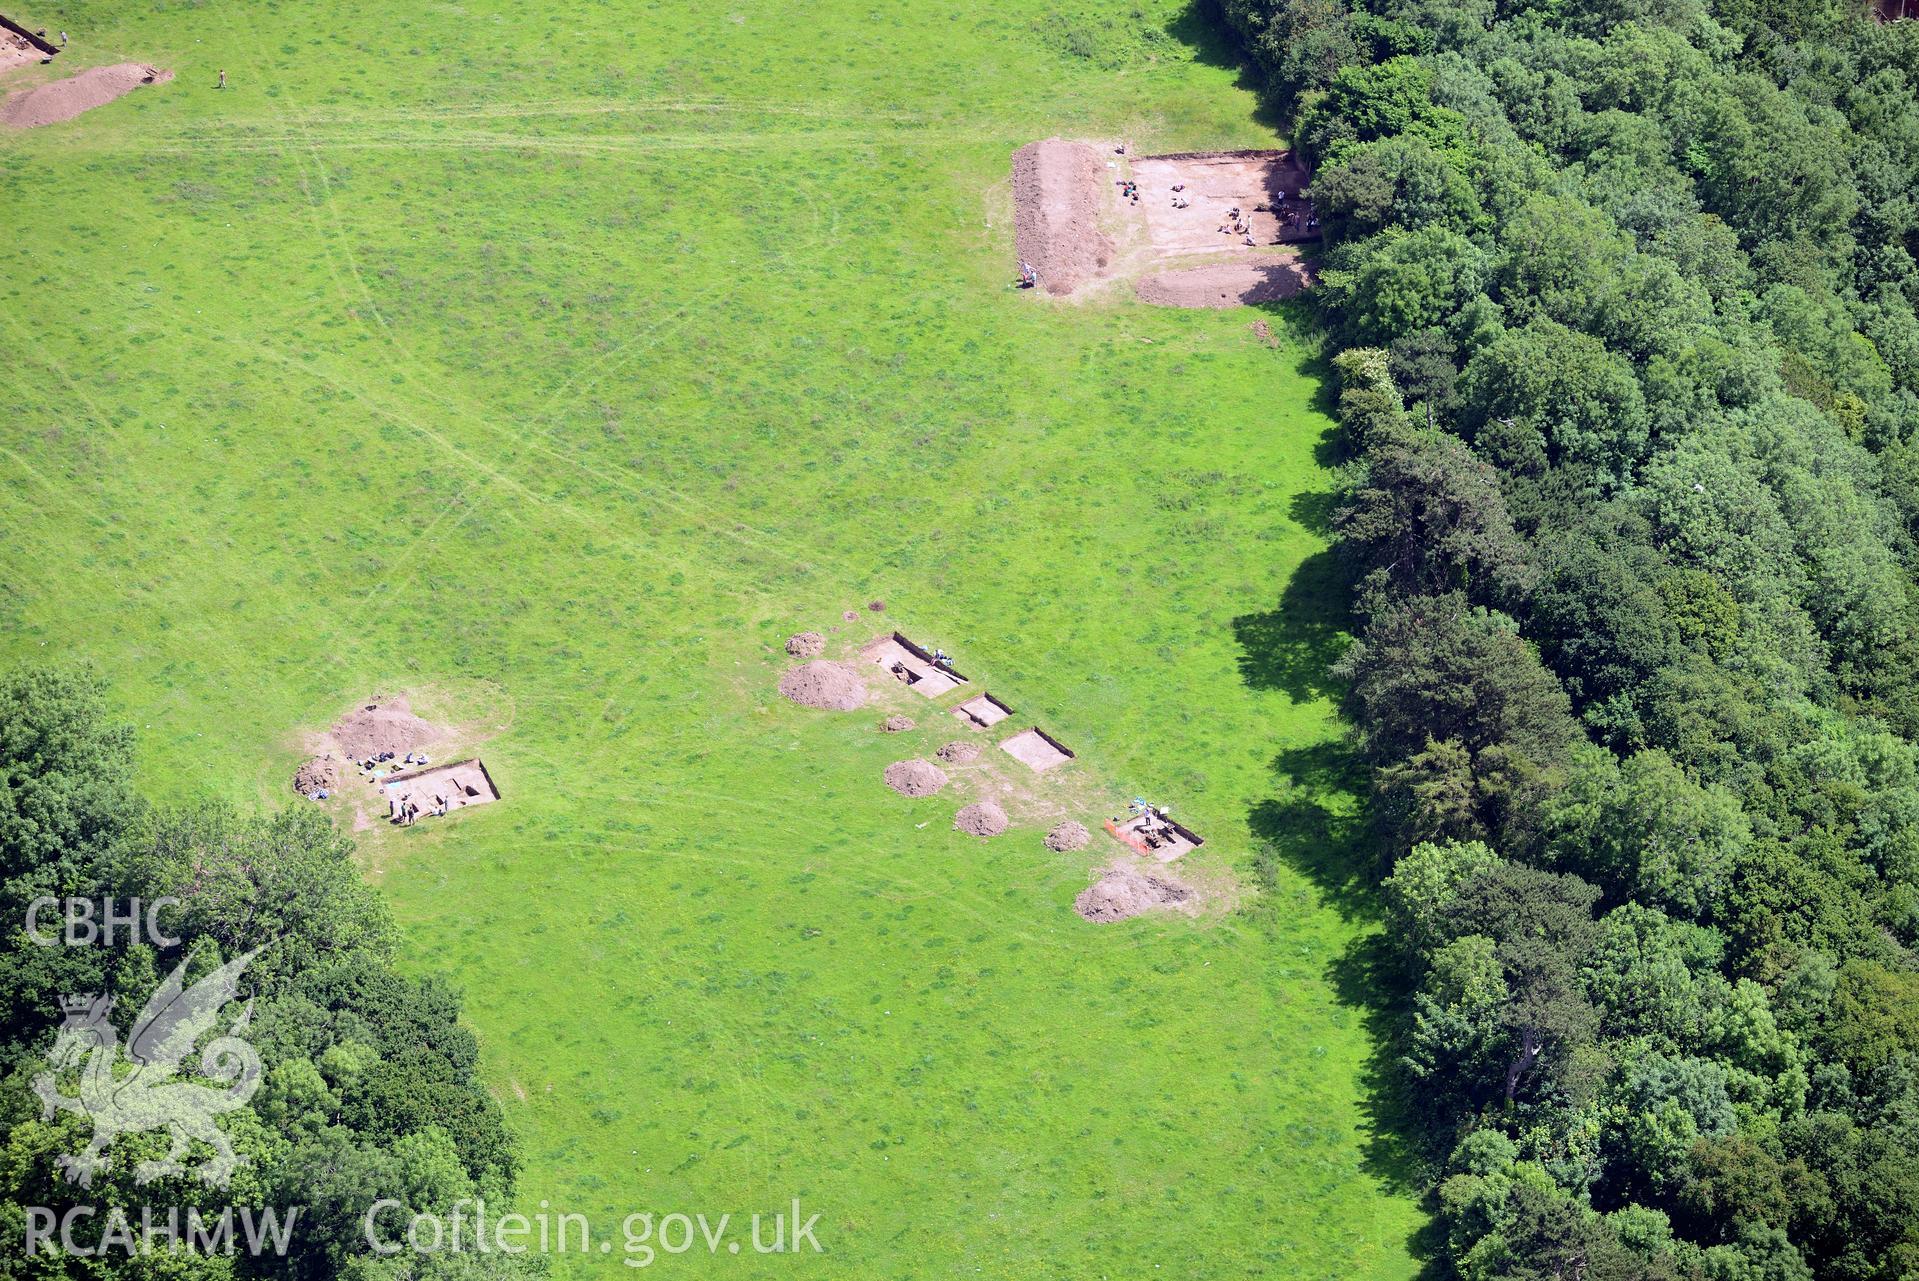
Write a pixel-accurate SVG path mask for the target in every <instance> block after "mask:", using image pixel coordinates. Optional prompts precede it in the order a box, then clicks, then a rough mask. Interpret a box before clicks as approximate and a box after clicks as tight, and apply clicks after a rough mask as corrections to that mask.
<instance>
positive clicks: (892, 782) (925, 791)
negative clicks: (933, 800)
mask: <svg viewBox="0 0 1919 1281" xmlns="http://www.w3.org/2000/svg"><path fill="white" fill-rule="evenodd" d="M885 778H886V785H887V786H888V787H890V788H892V789H893V790H894V791H896V792H898V793H899V794H900V795H901V796H931V795H932V794H933V793H934V792H937V791H939V790H940V788H942V787H945V786H946V771H945V770H943V769H941V768H940V767H939V766H937V765H935V764H933V762H931V761H919V760H914V761H894V762H893V763H892V764H891V765H888V766H887V767H886V774H885Z"/></svg>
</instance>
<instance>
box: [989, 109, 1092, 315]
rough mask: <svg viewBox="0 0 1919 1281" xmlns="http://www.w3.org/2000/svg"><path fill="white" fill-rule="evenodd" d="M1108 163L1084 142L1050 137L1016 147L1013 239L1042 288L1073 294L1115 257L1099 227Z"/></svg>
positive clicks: (1052, 292) (1014, 155) (1014, 157)
mask: <svg viewBox="0 0 1919 1281" xmlns="http://www.w3.org/2000/svg"><path fill="white" fill-rule="evenodd" d="M1105 181H1106V169H1105V166H1104V164H1103V162H1102V160H1101V158H1100V154H1099V152H1098V151H1097V150H1095V149H1094V148H1093V147H1091V146H1089V145H1088V144H1086V143H1083V142H1068V141H1066V140H1065V139H1064V138H1047V139H1045V140H1044V141H1042V142H1029V143H1027V144H1026V145H1025V146H1024V147H1021V148H1020V149H1019V150H1018V151H1016V152H1014V153H1013V241H1014V244H1015V246H1016V247H1017V248H1018V250H1019V256H1020V258H1021V259H1023V260H1024V261H1025V262H1026V263H1027V264H1028V265H1029V266H1031V267H1032V268H1033V272H1034V274H1035V275H1036V276H1037V277H1038V278H1039V285H1040V288H1042V289H1044V290H1045V291H1046V292H1047V293H1049V294H1070V293H1072V292H1073V290H1075V289H1077V288H1078V287H1079V286H1080V285H1082V284H1084V283H1085V282H1086V281H1089V280H1091V279H1093V278H1094V277H1096V276H1097V275H1098V274H1099V273H1100V272H1101V271H1103V270H1104V269H1105V267H1106V264H1107V263H1108V262H1109V261H1110V260H1111V259H1112V255H1113V244H1112V241H1110V240H1108V239H1107V238H1106V235H1105V233H1104V232H1102V231H1101V230H1100V229H1099V197H1100V195H1101V193H1102V192H1103V190H1104V184H1105Z"/></svg>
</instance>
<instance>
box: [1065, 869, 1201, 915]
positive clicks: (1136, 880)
mask: <svg viewBox="0 0 1919 1281" xmlns="http://www.w3.org/2000/svg"><path fill="white" fill-rule="evenodd" d="M1192 895H1193V892H1192V891H1191V890H1189V889H1187V888H1186V887H1185V886H1184V885H1181V884H1179V883H1178V882H1177V881H1169V880H1165V879H1164V878H1162V877H1158V876H1151V875H1148V874H1146V873H1144V872H1138V871H1135V870H1134V869H1132V868H1130V867H1115V868H1113V869H1112V870H1110V871H1109V872H1107V873H1106V875H1104V876H1102V877H1100V878H1099V880H1098V881H1097V882H1095V883H1094V884H1093V885H1091V886H1089V887H1088V888H1087V889H1086V890H1084V891H1083V892H1082V893H1081V894H1080V896H1079V897H1078V898H1076V899H1074V900H1073V910H1074V911H1076V912H1078V913H1079V914H1080V915H1081V916H1083V917H1085V918H1086V919H1087V920H1089V921H1102V922H1104V921H1123V920H1125V919H1126V918H1128V917H1130V916H1138V915H1139V914H1140V913H1141V912H1150V911H1152V910H1153V909H1154V908H1156V907H1170V906H1172V905H1173V904H1175V903H1184V902H1185V901H1186V900H1187V899H1189V898H1191V897H1192Z"/></svg>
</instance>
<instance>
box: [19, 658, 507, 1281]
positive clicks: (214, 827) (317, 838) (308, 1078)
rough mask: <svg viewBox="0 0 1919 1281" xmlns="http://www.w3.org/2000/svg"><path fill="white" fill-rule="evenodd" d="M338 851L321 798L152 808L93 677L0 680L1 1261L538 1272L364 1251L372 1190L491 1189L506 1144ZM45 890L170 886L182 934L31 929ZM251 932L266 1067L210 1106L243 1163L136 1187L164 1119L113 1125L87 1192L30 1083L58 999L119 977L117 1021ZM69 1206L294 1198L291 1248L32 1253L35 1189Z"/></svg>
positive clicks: (43, 923)
mask: <svg viewBox="0 0 1919 1281" xmlns="http://www.w3.org/2000/svg"><path fill="white" fill-rule="evenodd" d="M351 849H352V846H351V844H350V843H349V842H348V841H347V840H346V839H345V838H344V837H342V836H341V835H339V834H338V833H337V832H336V831H335V829H334V827H333V825H332V823H331V822H330V821H329V820H328V819H327V818H326V816H324V815H323V814H321V813H319V811H318V807H314V806H308V807H304V808H298V809H290V810H287V811H284V812H282V813H280V814H278V815H275V816H272V817H254V816H246V815H242V814H239V813H236V812H234V811H232V810H230V809H227V808H224V807H221V806H218V805H211V804H198V805H194V806H191V807H187V808H182V809H172V810H163V809H155V808H153V807H151V806H148V805H147V804H145V803H144V802H143V801H142V800H141V799H140V797H139V796H138V795H137V794H136V792H135V791H134V789H133V786H132V733H131V731H130V730H129V729H128V728H127V727H126V726H124V725H120V724H118V723H116V722H115V721H114V720H113V719H112V717H111V716H110V715H109V713H108V712H107V710H106V706H105V701H104V698H103V693H102V691H101V689H100V688H99V687H98V685H97V683H96V682H95V681H94V680H93V679H92V678H91V677H90V676H88V675H87V674H86V673H85V672H75V671H69V670H43V669H31V668H29V669H22V670H19V671H15V672H12V673H9V674H6V675H4V676H0V919H4V920H5V921H7V922H8V923H9V924H8V928H7V929H6V930H5V931H4V932H3V933H0V1136H4V1137H0V1240H4V1241H6V1242H7V1243H8V1244H7V1247H6V1248H5V1249H0V1278H7V1279H8V1281H12V1279H13V1278H29V1277H33V1278H40V1277H45V1278H55V1277H73V1276H92V1277H114V1278H167V1279H168V1281H219V1279H222V1278H228V1277H246V1276H274V1277H306V1278H316V1279H318V1278H332V1277H344V1278H351V1279H355V1281H403V1279H406V1278H464V1277H481V1276H488V1277H492V1276H506V1275H514V1274H516V1273H517V1274H524V1270H525V1269H526V1268H528V1267H537V1266H538V1263H537V1261H535V1262H531V1263H529V1262H521V1261H515V1260H512V1259H502V1258H501V1256H499V1255H498V1254H491V1255H484V1256H483V1255H479V1254H477V1253H471V1252H469V1253H467V1254H464V1255H459V1256H453V1255H421V1254H414V1253H411V1252H407V1253H403V1254H400V1255H397V1256H393V1257H391V1258H375V1257H373V1255H372V1254H371V1252H370V1251H369V1249H368V1247H367V1245H366V1238H365V1232H364V1228H363V1224H362V1216H363V1215H364V1214H365V1212H366V1209H367V1207H369V1206H371V1205H372V1204H373V1203H374V1202H376V1201H379V1200H381V1199H382V1198H386V1197H391V1198H394V1199H397V1200H398V1201H400V1202H402V1203H403V1204H404V1205H405V1206H406V1207H408V1209H409V1210H413V1211H433V1212H438V1213H441V1214H444V1213H446V1212H447V1210H448V1209H449V1208H450V1207H451V1206H453V1204H454V1203H455V1202H456V1201H458V1200H460V1199H461V1198H464V1197H479V1196H483V1197H486V1198H487V1199H488V1200H489V1201H491V1202H493V1203H494V1204H495V1205H500V1204H503V1203H504V1202H506V1201H507V1200H508V1199H509V1197H508V1193H509V1192H510V1190H511V1187H512V1182H513V1175H514V1157H513V1153H512V1149H511V1147H510V1145H509V1142H508V1136H507V1134H506V1131H505V1128H504V1126H503V1124H502V1120H501V1117H500V1112H499V1108H498V1106H497V1105H496V1104H495V1103H494V1102H493V1100H492V1098H491V1096H489V1095H488V1094H487V1093H486V1091H485V1089H484V1087H483V1086H482V1085H481V1084H480V1083H479V1081H478V1080H477V1079H476V1078H475V1076H474V1067H475V1060H476V1057H477V1047H476V1045H475V1043H474V1040H473V1036H472V1033H470V1032H469V1031H467V1030H466V1029H465V1028H464V1027H462V1026H461V1025H460V1024H459V1022H458V1015H459V1004H458V1002H457V1001H456V1000H455V999H454V997H453V996H452V995H451V994H450V993H449V992H448V991H447V990H446V989H445V988H444V987H442V986H440V985H439V984H436V983H434V982H431V981H422V980H418V979H411V978H406V977H402V976H401V975H399V974H397V973H396V972H395V971H394V969H393V966H392V957H393V952H394V944H395V931H394V927H393V925H392V923H391V922H390V920H389V919H388V917H387V914H386V911H385V909H384V907H383V906H382V904H381V903H380V900H379V898H378V896H377V895H376V894H375V893H374V892H373V890H372V889H370V888H369V887H368V886H367V885H366V883H365V882H364V881H363V880H362V879H361V878H360V874H359V870H358V868H357V867H355V866H354V864H353V863H352V861H351V860H350V858H349V855H350V852H351ZM42 896H52V897H54V898H58V899H67V898H85V899H91V900H94V901H95V902H99V901H101V900H105V899H109V898H111V899H114V900H116V901H118V903H119V904H120V910H122V911H124V910H126V908H127V906H128V904H129V902H130V900H132V899H136V898H137V899H140V900H142V901H144V902H147V903H151V902H153V901H154V900H156V899H160V898H164V897H177V898H179V899H180V900H181V901H182V902H181V907H180V908H179V909H178V910H177V911H174V910H171V909H168V910H166V911H164V912H162V914H161V915H160V916H159V917H158V918H156V919H157V923H158V924H159V925H160V926H161V929H162V931H163V932H164V933H166V934H167V935H168V936H170V937H173V938H177V939H178V940H179V944H178V946H176V947H170V948H164V949H156V948H155V947H154V946H151V945H150V944H149V943H148V942H146V941H137V940H135V939H133V938H131V937H130V936H131V935H132V934H133V933H134V931H132V930H130V929H126V928H119V929H116V930H115V935H116V937H115V940H114V946H111V947H105V946H91V947H89V946H53V947H48V946H42V945H41V944H39V943H36V942H35V941H33V940H32V939H31V938H29V937H28V934H27V931H26V929H25V925H24V923H25V921H26V920H27V914H28V905H29V904H31V903H32V902H33V901H34V900H35V899H36V898H40V897H42ZM50 916H52V917H53V919H51V920H44V919H43V920H39V921H36V925H37V926H38V927H39V928H40V931H41V933H42V936H43V937H45V936H46V935H48V934H53V935H58V934H59V933H60V930H61V923H60V921H59V920H58V917H57V914H50ZM254 949H260V950H259V952H258V955H257V956H256V957H255V958H254V960H253V961H252V962H251V964H250V965H249V966H248V967H247V969H246V971H245V973H244V975H243V982H242V989H243V990H242V995H243V996H245V997H250V998H251V999H252V1002H253V1005H252V1011H251V1015H250V1017H249V1021H248V1023H247V1026H246V1029H245V1037H246V1039H247V1040H248V1041H250V1042H251V1043H252V1044H253V1045H254V1046H255V1047H256V1048H257V1049H258V1051H259V1054H260V1057H261V1059H262V1060H263V1061H264V1062H265V1064H266V1071H265V1073H264V1075H263V1077H262V1080H261V1084H260V1086H259V1088H258V1091H257V1092H256V1093H255V1094H254V1095H253V1097H252V1100H251V1101H250V1102H249V1103H248V1104H247V1106H246V1107H244V1108H242V1109H240V1110H239V1111H236V1112H231V1113H228V1114H226V1115H224V1116H222V1117H221V1118H220V1121H219V1124H220V1127H221V1128H222V1129H223V1130H225V1131H226V1133H227V1135H228V1137H229V1138H230V1139H231V1140H232V1141H233V1144H234V1148H235V1150H236V1151H237V1152H238V1153H239V1154H240V1155H242V1156H243V1157H244V1158H246V1159H247V1161H248V1164H247V1165H245V1166H243V1167H242V1168H241V1169H240V1170H238V1171H237V1172H236V1173H235V1174H234V1176H233V1182H232V1184H231V1186H230V1187H228V1188H226V1189H225V1190H213V1189H209V1188H207V1187H205V1186H203V1185H202V1184H200V1183H199V1182H198V1181H197V1179H196V1178H195V1177H194V1176H193V1174H192V1172H191V1170H189V1171H188V1173H186V1174H184V1175H182V1176H180V1177H176V1178H165V1179H161V1180H159V1181H156V1182H151V1183H148V1184H147V1185H145V1186H138V1185H136V1183H135V1178H134V1165H135V1163H136V1162H137V1161H139V1160H142V1159H154V1158H158V1157H160V1156H161V1155H163V1154H164V1152H165V1149H166V1146H167V1140H166V1137H165V1135H164V1134H163V1133H160V1132H150V1133H146V1134H130V1135H126V1136H123V1137H122V1138H120V1139H119V1140H118V1141H117V1142H116V1143H115V1144H114V1146H113V1148H112V1149H111V1151H110V1152H109V1157H110V1160H111V1165H110V1166H109V1168H108V1169H107V1170H105V1171H104V1172H102V1173H101V1174H99V1175H97V1176H96V1177H95V1178H94V1181H93V1184H92V1186H91V1187H90V1188H87V1189H81V1188H78V1187H74V1186H71V1185H69V1184H67V1183H66V1182H64V1181H63V1179H62V1176H61V1175H60V1174H59V1173H58V1172H57V1171H56V1166H55V1162H56V1158H57V1157H58V1156H59V1155H60V1154H62V1153H69V1152H77V1151H79V1150H80V1149H81V1148H83V1147H84V1146H85V1145H86V1142H87V1139H88V1138H89V1136H90V1135H91V1132H92V1128H91V1125H90V1123H89V1122H88V1121H87V1120H86V1119H85V1118H81V1117H77V1116H75V1115H74V1114H73V1113H70V1112H61V1113H59V1114H58V1115H57V1116H56V1117H55V1118H54V1119H53V1120H51V1121H47V1120H44V1119H43V1118H42V1112H41V1105H40V1100H39V1099H38V1098H37V1097H35V1096H34V1094H33V1092H32V1090H31V1087H30V1084H29V1083H30V1080H31V1078H32V1077H33V1075H34V1074H35V1073H38V1072H41V1071H44V1070H45V1069H46V1066H47V1064H46V1061H45V1058H44V1056H45V1054H46V1051H47V1047H48V1043H49V1041H50V1039H51V1037H52V1035H53V1032H54V1029H55V1027H56V1026H57V1025H58V1023H59V1022H60V1018H61V1003H60V999H61V997H62V996H63V995H66V994H69V993H108V994H111V995H113V996H114V997H115V998H116V1003H115V1007H114V1013H113V1018H114V1021H115V1023H116V1024H117V1025H118V1026H119V1028H120V1030H121V1032H122V1034H123V1036H124V1033H125V1032H126V1030H127V1025H128V1024H129V1023H130V1022H131V1021H132V1019H133V1017H134V1015H135V1014H136V1013H137V1012H138V1011H139V1010H140V1008H141V1006H142V1005H143V1004H144V1002H145V1001H146V999H147V997H148V995H149V994H150V993H151V992H152V991H153V989H154V988H155V987H156V986H157V985H158V984H159V982H160V980H161V979H162V978H163V977H164V976H165V974H166V973H167V972H169V971H171V970H172V968H173V967H174V966H175V965H177V964H179V963H180V961H181V959H182V958H186V959H188V961H189V969H188V971H187V979H188V981H189V982H191V981H192V980H194V979H197V978H199V977H201V976H203V975H204V974H206V973H207V972H208V971H210V970H212V969H214V968H215V967H217V966H218V965H219V964H220V963H222V962H223V961H226V960H230V959H233V958H235V957H237V956H239V955H241V954H243V953H246V952H250V951H253V950H254ZM222 1026H223V1027H224V1026H225V1021H223V1022H222ZM197 1061H198V1060H197V1059H189V1060H188V1062H189V1064H192V1063H195V1062H197ZM189 1072H191V1068H189ZM65 1090H66V1092H67V1093H69V1094H71V1093H72V1090H73V1087H72V1086H71V1085H68V1086H66V1087H65ZM192 1155H193V1159H195V1160H198V1159H200V1158H201V1157H202V1156H204V1155H205V1154H204V1152H203V1151H200V1150H198V1149H196V1151H195V1153H194V1154H192ZM75 1204H85V1205H88V1206H93V1207H98V1208H99V1210H100V1211H101V1215H100V1216H99V1217H96V1218H95V1219H93V1220H90V1221H86V1222H83V1223H80V1224H79V1225H78V1226H77V1228H76V1230H75V1233H74V1235H75V1239H76V1243H78V1244H80V1245H81V1246H83V1247H87V1248H92V1247H93V1246H95V1245H97V1244H98V1242H99V1241H100V1238H101V1235H102V1233H104V1232H106V1231H107V1230H108V1227H107V1222H106V1219H105V1217H104V1214H105V1211H106V1209H107V1208H108V1207H114V1206H119V1207H125V1208H126V1209H127V1211H128V1217H129V1219H130V1221H131V1223H132V1224H133V1226H134V1228H135V1230H136V1232H137V1231H138V1230H139V1228H140V1225H141V1217H140V1207H143V1206H158V1207H162V1212H163V1213H164V1209H165V1207H173V1206H179V1207H198V1208H200V1209H202V1210H203V1211H204V1212H205V1213H206V1214H207V1215H209V1216H213V1215H218V1214H219V1213H220V1210H221V1208H222V1207H223V1206H229V1205H232V1206H246V1207H280V1208H282V1209H283V1210H284V1209H287V1208H291V1207H301V1208H300V1210H299V1217H298V1218H297V1219H296V1220H295V1229H294V1232H293V1234H292V1238H291V1241H292V1248H291V1250H290V1252H289V1253H288V1255H287V1256H286V1257H285V1258H277V1257H274V1256H273V1255H272V1254H271V1253H268V1254H264V1255H262V1256H260V1257H253V1256H251V1255H249V1254H248V1253H247V1252H246V1251H245V1250H244V1249H241V1250H239V1251H237V1252H236V1253H235V1254H234V1256H232V1257H229V1256H227V1255H226V1254H223V1253H215V1254H212V1255H207V1254H199V1253H187V1252H182V1253H177V1254H176V1253H166V1252H161V1253H156V1254H152V1255H148V1256H145V1257H139V1256H135V1257H129V1256H128V1254H127V1253H126V1252H125V1251H123V1250H118V1249H110V1250H109V1252H108V1253H106V1254H105V1255H102V1256H92V1257H77V1256H72V1255H67V1256H64V1257H61V1256H51V1255H41V1256H39V1257H34V1258H29V1257H26V1256H25V1254H24V1252H23V1250H22V1249H21V1244H22V1243H23V1242H24V1241H25V1240H26V1212H27V1211H26V1207H29V1206H41V1207H48V1208H51V1209H53V1210H56V1211H58V1210H61V1209H63V1208H65V1207H69V1206H72V1205H75ZM390 1213H391V1215H392V1218H391V1219H388V1218H385V1217H383V1218H382V1225H383V1226H385V1225H388V1224H398V1225H399V1226H400V1227H401V1228H403V1227H404V1225H405V1222H406V1219H407V1213H406V1212H405V1211H399V1210H396V1211H391V1212H390ZM469 1213H470V1211H469ZM161 1244H162V1246H164V1241H162V1242H161ZM529 1259H530V1256H529Z"/></svg>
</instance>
